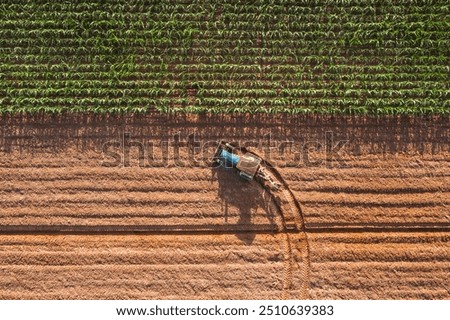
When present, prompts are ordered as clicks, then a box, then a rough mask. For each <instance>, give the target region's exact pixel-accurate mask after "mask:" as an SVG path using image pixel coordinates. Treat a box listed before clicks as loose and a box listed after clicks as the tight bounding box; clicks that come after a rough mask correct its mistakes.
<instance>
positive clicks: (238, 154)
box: [213, 141, 261, 181]
mask: <svg viewBox="0 0 450 320" xmlns="http://www.w3.org/2000/svg"><path fill="white" fill-rule="evenodd" d="M213 160H214V161H215V163H216V164H218V165H220V166H222V167H224V168H228V169H235V170H236V171H237V172H238V175H239V177H241V178H243V179H245V180H248V181H251V180H253V179H254V177H255V175H256V173H257V172H258V169H259V167H260V165H261V159H260V158H258V157H257V156H255V155H254V154H252V153H248V152H246V153H243V152H242V151H241V149H239V148H237V147H234V146H233V145H231V144H229V143H225V142H223V141H221V142H220V143H219V146H218V148H217V151H216V153H215V154H214V158H213Z"/></svg>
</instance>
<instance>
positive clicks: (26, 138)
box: [0, 113, 450, 299]
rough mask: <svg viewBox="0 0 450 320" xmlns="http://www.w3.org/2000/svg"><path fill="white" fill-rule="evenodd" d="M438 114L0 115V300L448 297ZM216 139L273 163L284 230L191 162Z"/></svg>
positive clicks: (447, 155) (446, 172) (445, 150)
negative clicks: (290, 222)
mask: <svg viewBox="0 0 450 320" xmlns="http://www.w3.org/2000/svg"><path fill="white" fill-rule="evenodd" d="M449 120H450V119H449V118H448V117H447V118H445V117H444V118H443V117H429V118H409V117H386V118H365V117H362V116H358V117H356V116H355V117H350V116H346V117H343V116H318V115H316V116H311V115H310V116H299V115H297V116H288V115H161V114H154V113H150V114H147V115H127V116H125V115H114V116H113V115H89V114H81V115H80V114H78V115H69V114H65V115H54V116H51V115H34V116H3V117H1V118H0V124H1V125H0V284H1V286H0V298H2V299H197V298H198V299H305V298H312V299H449V298H450V284H449V282H448V279H449V278H450V144H449V141H450V140H449V138H450V121H449ZM124 133H128V134H129V137H128V136H127V135H125V138H124ZM177 134H178V135H179V140H180V141H181V142H182V143H184V145H183V144H182V145H181V147H180V148H179V150H178V151H174V144H175V143H174V135H177ZM194 134H195V135H194ZM220 139H224V140H227V141H230V142H236V143H237V142H239V143H241V144H247V145H250V147H249V149H251V150H252V151H255V152H257V153H258V154H260V155H262V156H264V157H265V159H266V160H270V162H271V163H273V164H274V165H275V167H276V169H277V170H278V172H279V173H280V174H281V176H282V177H283V178H284V180H285V182H286V183H287V184H288V186H289V188H290V190H291V191H292V192H293V193H294V195H295V197H296V198H297V200H298V202H299V203H300V205H301V210H302V213H301V220H302V221H301V224H302V228H301V230H300V231H299V232H294V233H293V232H284V231H282V228H281V226H282V224H283V219H282V213H281V212H280V210H279V208H278V207H277V205H276V204H275V201H274V197H273V196H272V195H271V194H270V192H269V191H267V190H266V189H264V188H262V187H261V186H260V185H259V184H257V183H256V182H251V183H247V182H244V181H242V180H240V179H239V178H238V177H237V176H236V175H235V174H233V172H232V171H230V170H228V171H227V170H224V169H214V168H212V167H211V166H210V164H209V162H208V161H203V159H202V155H204V158H208V157H209V156H211V155H212V152H213V151H214V150H213V149H214V147H213V143H209V144H208V141H215V142H217V141H218V140H220ZM269 140H270V141H269ZM111 141H116V143H117V145H114V144H113V143H110V144H109V145H108V144H106V143H108V142H111ZM123 141H125V143H123ZM161 141H167V142H168V144H169V147H168V153H167V163H164V161H162V160H161V159H159V158H160V157H159V155H161V154H162V149H164V144H163V145H162V146H163V147H161ZM286 141H292V143H286ZM339 141H342V142H341V145H342V148H341V149H339V148H338V147H336V146H339ZM344 141H345V142H344ZM195 142H196V143H197V144H195ZM151 143H153V145H154V146H153V149H151V148H150V147H149V146H150V145H151ZM105 144H106V145H105ZM121 144H122V145H121ZM205 144H206V145H209V147H208V148H205V152H204V153H202V152H200V149H198V148H200V147H201V146H204V145H205ZM123 145H124V146H125V147H124V146H123ZM140 145H142V146H143V153H142V154H140V152H139V148H141V147H140ZM251 145H254V146H253V147H251ZM128 146H129V149H130V151H129V160H128V159H127V156H126V155H127V154H128V151H127V148H128ZM195 148H196V149H195ZM150 150H153V152H154V155H155V159H150V158H151V157H150ZM105 151H107V152H115V153H117V154H118V155H119V156H120V157H121V161H120V163H118V165H116V164H113V163H112V162H113V160H114V157H113V156H112V155H111V154H107V153H105ZM269 151H270V153H269ZM338 151H339V152H338ZM175 155H177V156H175ZM193 155H194V156H193ZM151 160H153V162H151ZM194 160H195V161H196V162H194ZM117 226H135V227H137V228H139V227H141V228H142V230H141V232H114V231H113V230H114V228H115V227H117ZM108 228H111V229H108ZM145 228H150V229H151V230H153V231H151V232H145V230H144V229H145ZM108 230H109V231H108ZM280 230H281V231H280Z"/></svg>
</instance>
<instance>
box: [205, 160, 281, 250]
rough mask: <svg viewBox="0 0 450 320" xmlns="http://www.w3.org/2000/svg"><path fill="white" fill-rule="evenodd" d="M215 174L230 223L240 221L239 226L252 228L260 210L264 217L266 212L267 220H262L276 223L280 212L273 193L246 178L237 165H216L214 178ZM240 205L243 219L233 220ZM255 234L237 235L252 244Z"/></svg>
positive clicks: (240, 214)
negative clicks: (235, 169)
mask: <svg viewBox="0 0 450 320" xmlns="http://www.w3.org/2000/svg"><path fill="white" fill-rule="evenodd" d="M215 177H216V178H217V181H218V185H219V190H218V196H219V198H220V199H221V212H222V213H223V217H224V222H225V223H226V224H227V223H230V224H236V225H238V226H239V227H241V226H242V227H243V228H245V227H247V228H248V229H250V230H251V229H252V225H253V226H255V225H257V224H255V222H254V221H253V217H254V215H255V214H256V213H258V216H259V217H260V216H261V212H263V213H264V216H265V217H266V219H267V222H262V223H258V224H264V225H272V227H273V228H275V227H276V222H275V215H276V212H274V210H273V206H271V204H272V203H271V202H272V201H273V200H272V197H271V195H270V194H269V193H268V192H267V191H266V190H264V189H263V188H262V187H261V186H260V185H259V184H258V183H257V182H255V181H252V182H249V181H245V180H243V179H241V178H240V177H239V176H238V175H237V174H236V173H235V172H234V171H233V169H225V168H222V167H216V168H212V177H211V178H212V180H214V178H215ZM271 208H272V209H271ZM236 209H237V211H238V212H239V219H238V221H237V222H230V220H234V218H235V217H236ZM255 236H256V232H245V233H236V237H237V238H239V239H240V240H241V241H243V242H244V243H245V244H246V245H250V244H252V242H253V240H254V238H255Z"/></svg>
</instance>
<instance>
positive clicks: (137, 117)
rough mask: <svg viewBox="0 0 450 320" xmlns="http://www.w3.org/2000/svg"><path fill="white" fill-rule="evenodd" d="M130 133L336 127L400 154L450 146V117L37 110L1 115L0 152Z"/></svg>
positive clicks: (351, 141)
mask: <svg viewBox="0 0 450 320" xmlns="http://www.w3.org/2000/svg"><path fill="white" fill-rule="evenodd" d="M123 132H129V133H130V136H131V137H132V139H136V140H140V141H148V140H154V141H158V140H166V141H167V140H170V139H172V138H173V135H174V134H176V133H180V134H181V137H182V138H183V137H184V138H185V137H186V136H187V135H188V134H191V133H194V132H195V133H197V135H198V137H199V139H200V140H202V141H217V140H219V139H224V138H229V139H239V140H247V141H255V140H258V139H262V137H264V136H265V135H267V134H269V133H270V134H271V137H272V139H274V140H279V141H286V140H289V141H294V142H295V143H297V144H299V145H304V144H305V143H306V142H311V141H318V142H323V141H322V140H323V139H324V137H325V133H326V132H333V133H334V139H335V141H338V140H347V141H348V142H347V144H346V146H345V152H346V153H347V154H350V155H360V154H364V153H369V154H374V153H379V154H395V153H398V152H408V151H409V152H414V153H419V154H423V153H432V154H435V153H439V152H443V151H449V150H450V146H449V144H448V135H449V133H450V117H446V116H436V117H432V116H429V117H425V116H423V117H408V116H386V117H367V116H331V115H287V114H275V115H271V114H270V115H268V114H251V115H250V114H237V115H235V114H224V115H207V114H198V115H189V114H161V113H158V112H154V111H149V112H148V113H146V114H117V115H111V114H102V115H100V114H89V113H76V114H70V113H66V114H59V115H51V114H33V115H7V114H6V115H0V151H3V152H11V151H14V150H19V151H26V152H33V151H37V152H40V151H43V149H45V152H55V153H57V152H59V151H61V150H64V149H65V148H69V147H70V148H76V149H77V150H80V151H84V150H89V151H92V150H93V149H94V150H97V151H98V150H101V147H102V145H103V143H105V142H107V141H111V140H114V139H117V138H119V137H120V136H121V135H122V134H123Z"/></svg>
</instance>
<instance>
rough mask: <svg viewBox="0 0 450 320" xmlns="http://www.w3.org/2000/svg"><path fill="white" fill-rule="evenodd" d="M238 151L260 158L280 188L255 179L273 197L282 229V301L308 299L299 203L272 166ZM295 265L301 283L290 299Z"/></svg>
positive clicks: (305, 244) (306, 248) (307, 262)
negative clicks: (283, 263) (283, 236)
mask: <svg viewBox="0 0 450 320" xmlns="http://www.w3.org/2000/svg"><path fill="white" fill-rule="evenodd" d="M241 150H242V151H245V152H250V153H252V154H254V155H255V156H257V157H258V158H260V159H262V161H261V164H262V165H263V167H264V169H266V172H268V174H269V176H270V178H269V179H270V180H272V181H276V182H278V183H279V185H280V187H279V188H274V187H273V185H271V184H270V182H267V181H265V180H262V179H258V182H259V183H260V184H261V186H262V187H263V188H264V189H266V190H268V191H269V192H271V193H272V194H273V196H274V199H275V203H276V204H277V206H278V212H279V213H280V215H281V219H282V221H283V229H282V230H280V232H282V233H284V235H285V239H286V242H285V249H284V260H285V267H284V277H283V278H284V286H283V294H282V299H283V300H287V299H302V300H304V299H307V298H308V288H309V282H310V266H311V262H310V259H309V243H308V235H307V233H306V231H305V223H304V219H303V214H302V211H301V206H300V203H299V202H298V200H297V199H296V198H295V196H294V194H293V193H292V191H291V190H290V188H289V185H288V184H287V182H286V181H285V180H284V179H283V177H282V176H281V174H280V173H279V172H278V170H277V169H276V168H275V167H274V166H273V165H272V164H271V163H269V162H268V161H266V160H264V159H263V158H262V157H261V156H259V155H258V154H257V153H255V152H252V151H249V150H247V149H246V148H241ZM294 266H296V269H297V271H298V273H299V275H300V280H301V287H300V297H293V296H291V293H290V292H291V290H292V285H293V281H294Z"/></svg>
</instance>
